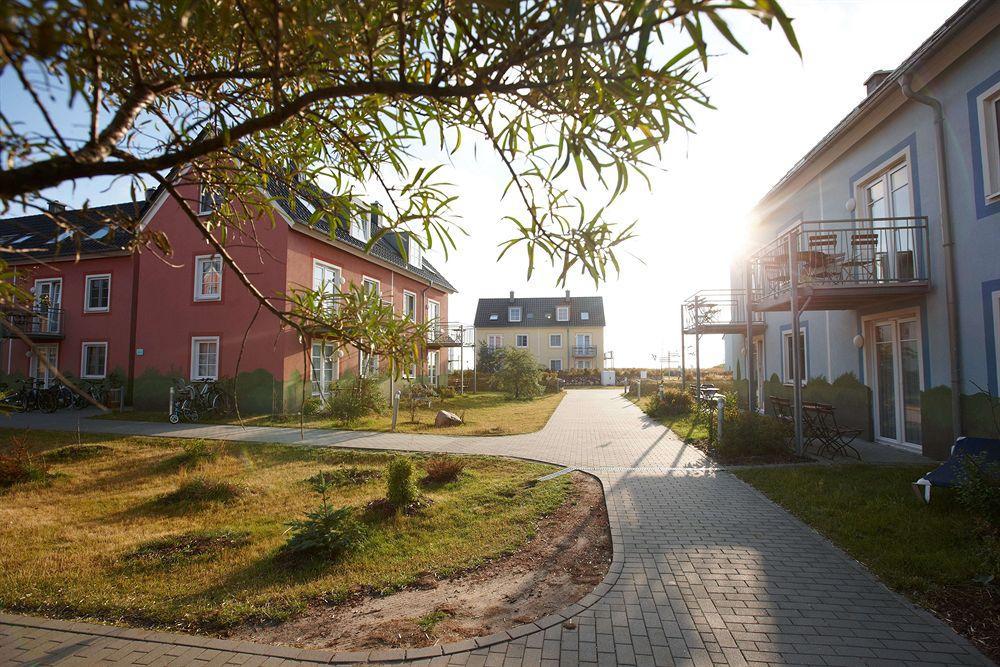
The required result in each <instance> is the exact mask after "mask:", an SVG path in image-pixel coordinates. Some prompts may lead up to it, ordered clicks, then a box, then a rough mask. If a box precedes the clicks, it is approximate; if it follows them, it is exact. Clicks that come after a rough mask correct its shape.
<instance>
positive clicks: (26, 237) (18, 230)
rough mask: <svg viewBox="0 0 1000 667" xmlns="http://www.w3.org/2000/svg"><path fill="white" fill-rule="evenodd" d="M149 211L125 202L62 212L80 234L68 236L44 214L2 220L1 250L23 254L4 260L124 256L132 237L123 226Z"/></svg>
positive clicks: (7, 254) (10, 254) (9, 254)
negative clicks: (7, 248)
mask: <svg viewBox="0 0 1000 667" xmlns="http://www.w3.org/2000/svg"><path fill="white" fill-rule="evenodd" d="M145 207H146V202H124V203H121V204H110V205H107V206H95V207H93V208H86V209H76V210H66V211H62V212H60V213H59V214H58V215H59V217H60V218H62V219H64V220H65V221H66V222H68V223H71V224H73V225H75V226H76V227H77V229H78V230H79V233H70V232H67V231H66V230H64V229H63V228H62V227H60V226H59V225H57V224H56V223H55V221H54V220H53V219H52V218H50V217H49V216H47V215H45V214H44V213H39V214H36V215H26V216H22V217H20V218H8V219H6V220H0V246H4V247H9V248H12V249H14V250H20V251H22V252H0V257H3V259H5V260H7V261H16V260H25V259H59V258H64V257H74V256H76V254H77V253H79V254H81V255H97V254H106V253H120V252H124V251H125V250H127V248H128V244H129V242H130V241H131V240H132V233H131V231H129V230H128V229H123V228H122V226H127V225H128V224H129V223H131V222H134V221H136V220H138V219H139V218H140V217H141V215H142V212H143V210H144V209H145Z"/></svg>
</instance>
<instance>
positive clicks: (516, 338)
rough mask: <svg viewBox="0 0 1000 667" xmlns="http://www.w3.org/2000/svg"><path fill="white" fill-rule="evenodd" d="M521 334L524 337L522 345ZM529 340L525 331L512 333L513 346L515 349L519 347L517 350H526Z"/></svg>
mask: <svg viewBox="0 0 1000 667" xmlns="http://www.w3.org/2000/svg"><path fill="white" fill-rule="evenodd" d="M522 336H523V337H524V345H521V337H522ZM529 342H530V341H529V340H528V334H526V333H521V334H514V347H516V348H517V349H519V350H527V349H528V345H529Z"/></svg>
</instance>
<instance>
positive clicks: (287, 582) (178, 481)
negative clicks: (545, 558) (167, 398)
mask: <svg viewBox="0 0 1000 667" xmlns="http://www.w3.org/2000/svg"><path fill="white" fill-rule="evenodd" d="M11 435H12V432H10V431H2V430H0V442H2V443H6V442H7V440H8V439H9V438H10V436H11ZM21 437H22V438H23V439H24V441H25V442H26V444H27V445H28V447H29V449H30V450H32V451H33V452H35V453H40V452H45V451H51V450H53V449H54V448H58V447H63V446H74V445H76V444H77V442H78V439H77V435H76V434H68V433H42V432H37V433H28V434H22V435H21ZM80 442H82V443H84V444H86V445H94V444H99V445H101V447H99V448H93V447H91V448H90V449H89V451H86V452H75V449H69V450H65V449H64V450H61V453H60V455H58V456H54V457H51V458H50V468H49V474H48V476H47V477H48V481H43V482H33V483H27V484H16V485H14V486H12V487H10V488H8V489H6V490H3V489H0V494H2V495H0V608H3V609H6V610H9V611H19V612H29V613H40V614H46V615H53V616H61V617H83V618H92V619H98V620H101V621H108V622H113V623H128V624H137V625H142V626H151V627H172V628H183V629H192V630H202V631H210V632H224V631H225V630H226V629H227V628H231V627H234V626H239V625H241V624H245V623H248V622H268V621H278V620H281V619H286V618H289V617H291V616H293V615H295V614H296V613H297V612H299V611H300V610H302V609H303V608H304V607H305V606H306V604H307V603H308V602H309V601H311V600H324V601H331V602H335V601H338V600H341V599H344V598H345V597H346V596H348V595H350V594H351V593H352V592H359V591H360V592H366V591H391V590H393V589H396V588H398V587H400V586H403V585H406V584H408V583H410V582H412V581H414V580H416V579H417V578H418V576H420V575H421V574H422V573H427V572H431V573H439V574H447V573H449V572H455V571H459V570H462V569H465V568H469V567H472V566H475V565H477V564H479V563H481V562H483V561H484V560H486V559H491V558H495V557H497V556H499V555H501V554H505V553H509V552H511V551H513V550H516V549H517V548H518V547H519V546H520V545H522V544H523V543H524V542H525V541H526V540H527V539H528V538H529V537H530V536H531V535H532V534H533V531H534V530H535V526H536V523H537V522H538V520H539V519H540V518H541V517H542V516H544V515H546V514H548V513H550V512H552V511H554V510H555V509H556V508H557V507H559V506H560V504H561V503H562V502H564V500H565V499H566V497H567V494H568V492H569V488H570V487H569V476H568V475H567V476H564V477H560V478H557V479H555V480H551V481H548V482H544V483H539V484H537V485H533V484H532V483H531V482H532V480H534V479H535V478H537V477H538V476H540V475H543V474H545V473H547V472H550V471H551V470H553V469H554V468H552V467H551V466H546V465H542V464H535V463H527V462H521V461H513V460H508V459H502V458H494V457H469V458H467V459H466V467H465V470H464V472H462V473H461V476H460V477H459V478H458V479H457V480H456V481H454V482H451V483H447V484H443V485H438V486H423V487H421V490H422V493H423V494H425V496H426V497H427V498H429V499H430V501H431V504H430V505H429V506H427V507H426V508H424V509H422V510H420V511H419V512H417V513H416V514H413V515H406V514H399V515H393V516H389V517H387V518H386V517H384V516H383V517H381V518H380V517H379V516H378V515H376V514H370V515H368V514H364V513H361V512H360V510H359V513H360V515H361V516H362V520H363V522H364V524H365V526H366V529H367V532H368V538H367V539H366V540H365V541H363V542H361V543H360V545H359V546H357V547H356V548H353V549H350V550H349V551H348V552H347V553H346V554H345V555H343V556H342V557H341V558H340V559H339V560H337V561H333V562H331V561H329V560H324V559H322V558H319V559H316V558H314V559H308V558H290V557H288V556H286V555H283V552H282V551H281V547H282V545H283V544H284V543H285V541H286V540H287V537H288V535H287V534H286V523H287V522H288V521H290V520H293V519H300V518H302V517H303V515H304V513H305V512H306V511H309V510H312V509H314V508H315V507H316V506H317V505H318V503H319V497H318V495H317V494H316V493H315V492H314V490H313V489H312V488H311V486H310V484H309V482H308V481H307V480H308V479H309V478H310V477H314V476H315V475H317V473H318V472H319V471H335V479H337V480H339V482H338V483H337V484H336V485H335V486H334V487H333V488H332V489H331V490H330V492H329V494H330V499H331V502H332V503H333V504H334V505H335V506H346V505H352V506H354V507H356V508H363V507H364V506H365V505H366V503H368V502H370V501H372V500H375V499H378V498H381V497H383V496H384V494H385V473H384V471H385V468H386V464H387V463H388V462H389V461H390V460H391V459H393V458H394V457H399V456H406V457H408V458H410V459H411V460H412V462H413V464H414V467H415V469H416V477H417V478H418V479H419V478H420V477H423V474H424V466H425V465H426V462H427V461H428V458H427V457H426V456H423V455H416V454H395V453H388V452H380V451H363V450H342V449H338V450H333V449H318V448H304V447H289V446H280V445H259V444H253V445H246V446H244V445H241V444H239V443H221V442H205V441H202V442H203V444H202V445H198V444H191V443H188V444H187V446H186V447H184V446H182V445H181V443H180V442H178V441H173V440H169V439H156V438H133V437H129V438H117V437H114V436H99V435H84V436H82V438H81V440H80ZM192 451H193V452H195V455H192V453H191V452H192ZM67 452H69V454H67ZM198 452H201V454H198ZM336 471H341V472H336Z"/></svg>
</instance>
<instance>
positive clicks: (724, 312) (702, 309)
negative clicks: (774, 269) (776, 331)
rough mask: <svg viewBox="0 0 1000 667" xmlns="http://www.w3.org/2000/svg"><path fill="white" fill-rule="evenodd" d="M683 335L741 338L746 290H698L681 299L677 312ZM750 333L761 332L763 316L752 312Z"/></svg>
mask: <svg viewBox="0 0 1000 667" xmlns="http://www.w3.org/2000/svg"><path fill="white" fill-rule="evenodd" d="M681 317H682V320H683V322H682V324H683V327H684V333H685V334H699V335H701V334H734V333H735V334H745V333H746V332H747V293H746V290H734V289H714V290H699V291H697V292H695V293H694V294H692V295H691V296H690V297H688V298H687V299H685V301H684V303H683V307H682V308H681ZM752 321H753V332H754V333H760V332H762V331H763V330H764V314H763V313H759V312H754V313H753V316H752Z"/></svg>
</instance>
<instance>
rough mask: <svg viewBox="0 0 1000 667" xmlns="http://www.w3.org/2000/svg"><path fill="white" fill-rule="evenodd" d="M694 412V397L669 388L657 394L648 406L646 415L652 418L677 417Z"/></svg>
mask: <svg viewBox="0 0 1000 667" xmlns="http://www.w3.org/2000/svg"><path fill="white" fill-rule="evenodd" d="M692 410H694V397H693V396H691V394H690V393H688V392H686V391H683V390H681V389H674V388H673V387H668V388H665V389H663V390H662V391H659V392H657V393H656V394H654V395H653V397H652V398H651V399H650V400H649V403H647V404H646V414H648V415H649V416H650V417H656V418H663V417H676V416H678V415H686V414H689V413H690V412H691V411H692Z"/></svg>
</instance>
